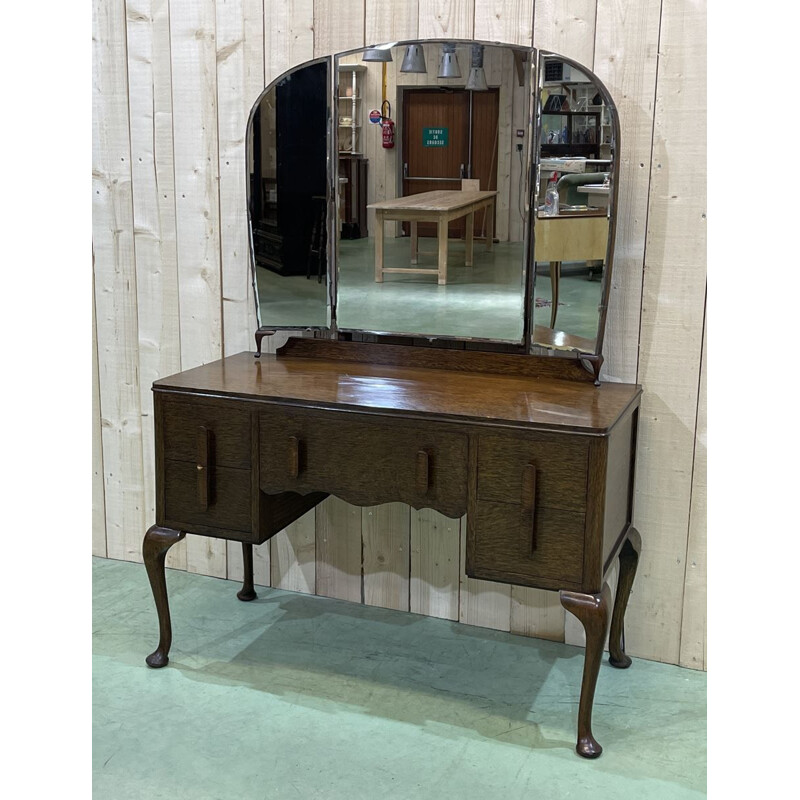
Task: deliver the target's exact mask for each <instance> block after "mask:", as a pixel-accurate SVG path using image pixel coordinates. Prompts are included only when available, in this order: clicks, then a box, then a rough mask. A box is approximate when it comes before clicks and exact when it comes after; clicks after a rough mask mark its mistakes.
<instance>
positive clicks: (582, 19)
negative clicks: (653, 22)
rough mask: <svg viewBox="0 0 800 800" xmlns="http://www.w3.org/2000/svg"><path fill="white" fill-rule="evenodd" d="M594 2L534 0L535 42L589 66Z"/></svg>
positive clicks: (595, 0)
mask: <svg viewBox="0 0 800 800" xmlns="http://www.w3.org/2000/svg"><path fill="white" fill-rule="evenodd" d="M597 5H598V0H536V4H535V7H534V10H533V43H534V46H535V47H537V48H539V49H540V50H550V51H552V52H553V53H558V55H561V56H567V58H573V59H575V61H577V62H578V63H580V64H585V65H586V66H587V67H591V65H592V63H593V62H594V41H595V17H596V14H597ZM623 5H629V4H623Z"/></svg>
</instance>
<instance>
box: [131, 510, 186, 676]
mask: <svg viewBox="0 0 800 800" xmlns="http://www.w3.org/2000/svg"><path fill="white" fill-rule="evenodd" d="M184 536H186V534H185V533H184V532H183V531H176V530H173V529H172V528H159V527H158V525H153V527H152V528H150V530H149V531H147V533H146V534H145V535H144V543H143V545H142V556H143V557H144V565H145V568H146V569H147V577H148V578H149V579H150V588H151V589H152V590H153V599H154V600H155V601H156V612H157V613H158V630H159V639H158V647H157V648H156V650H155V651H154V652H153V653H151V654H150V655H149V656H147V658H146V659H145V661H146V662H147V666H148V667H153V668H158V667H165V666H166V665H167V663H168V662H169V657H168V656H169V648H170V646H171V645H172V624H171V622H170V618H169V600H168V599H167V579H166V576H165V575H164V561H165V559H166V557H167V550H169V549H170V547H172V545H174V544H175V543H176V542H179V541H180V540H181V539H183V537H184Z"/></svg>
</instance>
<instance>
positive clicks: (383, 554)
mask: <svg viewBox="0 0 800 800" xmlns="http://www.w3.org/2000/svg"><path fill="white" fill-rule="evenodd" d="M361 527H362V542H363V561H364V603H365V604H366V605H368V606H380V607H381V608H395V609H398V610H399V611H408V610H409V574H410V569H411V567H410V549H411V509H410V508H409V507H408V506H407V505H405V504H404V503H387V504H385V505H381V506H368V507H366V508H362V509H361Z"/></svg>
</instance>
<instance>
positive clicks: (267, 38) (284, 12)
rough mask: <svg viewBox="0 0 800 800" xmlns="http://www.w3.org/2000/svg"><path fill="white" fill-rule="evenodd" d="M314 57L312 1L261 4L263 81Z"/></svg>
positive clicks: (270, 80)
mask: <svg viewBox="0 0 800 800" xmlns="http://www.w3.org/2000/svg"><path fill="white" fill-rule="evenodd" d="M313 57H314V0H286V1H285V2H279V3H265V4H264V79H265V80H264V82H265V85H269V84H270V83H271V82H272V81H274V80H275V78H277V77H278V76H279V75H281V74H282V73H284V72H286V70H287V69H290V68H291V67H295V66H297V65H298V64H302V63H303V62H304V61H308V60H309V59H311V58H313Z"/></svg>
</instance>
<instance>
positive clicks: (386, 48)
mask: <svg viewBox="0 0 800 800" xmlns="http://www.w3.org/2000/svg"><path fill="white" fill-rule="evenodd" d="M394 45H395V43H394V42H392V43H391V44H379V45H378V46H377V47H368V48H367V49H366V50H365V51H364V55H363V56H361V60H362V61H382V62H384V63H386V62H388V61H391V60H392V48H393V47H394Z"/></svg>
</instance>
